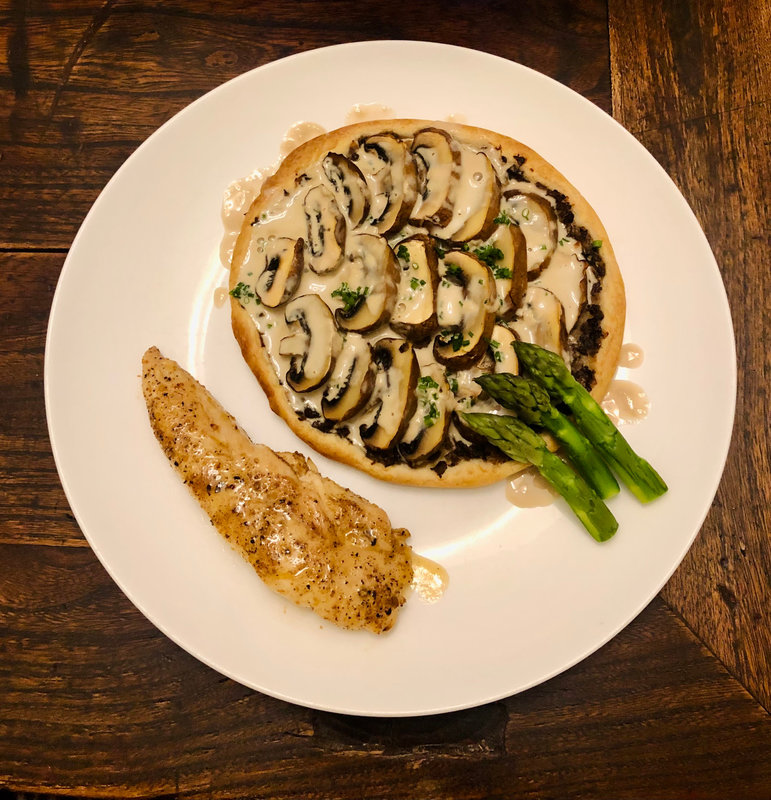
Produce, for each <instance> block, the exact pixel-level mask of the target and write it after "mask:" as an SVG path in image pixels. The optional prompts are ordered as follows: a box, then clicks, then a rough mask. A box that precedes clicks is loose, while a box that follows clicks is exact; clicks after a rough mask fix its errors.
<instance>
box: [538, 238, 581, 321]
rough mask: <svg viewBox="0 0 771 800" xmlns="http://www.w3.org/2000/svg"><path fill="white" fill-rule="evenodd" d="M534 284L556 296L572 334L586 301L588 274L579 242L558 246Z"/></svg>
mask: <svg viewBox="0 0 771 800" xmlns="http://www.w3.org/2000/svg"><path fill="white" fill-rule="evenodd" d="M533 284H534V285H536V286H543V288H544V289H548V290H549V291H550V292H552V294H554V295H556V297H557V299H558V300H559V301H560V302H561V303H562V308H563V309H564V311H565V329H566V330H567V332H568V333H570V331H571V330H572V329H573V326H574V325H575V324H576V322H577V321H578V314H579V312H580V310H581V307H582V306H583V304H584V302H585V301H586V274H585V271H584V262H583V261H582V260H581V246H580V245H579V244H578V242H576V241H573V240H571V242H570V244H568V243H566V244H565V246H562V247H559V246H558V247H557V249H556V250H555V252H554V255H553V256H552V257H551V260H550V261H549V264H548V266H547V267H546V268H545V269H544V271H543V272H542V273H541V274H540V275H539V276H538V278H537V279H536V280H535V281H533Z"/></svg>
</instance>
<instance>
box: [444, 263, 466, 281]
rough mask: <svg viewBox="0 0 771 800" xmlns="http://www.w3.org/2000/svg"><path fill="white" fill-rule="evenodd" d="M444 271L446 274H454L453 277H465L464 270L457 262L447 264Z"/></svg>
mask: <svg viewBox="0 0 771 800" xmlns="http://www.w3.org/2000/svg"><path fill="white" fill-rule="evenodd" d="M444 271H445V274H446V275H452V276H453V278H462V277H463V270H462V269H461V268H460V267H459V266H458V265H457V264H446V265H445V269H444Z"/></svg>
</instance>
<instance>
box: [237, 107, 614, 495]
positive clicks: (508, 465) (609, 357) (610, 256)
mask: <svg viewBox="0 0 771 800" xmlns="http://www.w3.org/2000/svg"><path fill="white" fill-rule="evenodd" d="M429 126H430V127H438V128H443V129H445V130H447V131H448V132H450V133H451V134H452V135H453V136H454V137H455V138H456V139H457V140H458V141H460V142H461V143H463V144H468V145H470V146H472V147H478V148H481V147H484V146H486V145H492V146H493V147H500V148H501V150H502V152H503V153H504V155H506V154H508V155H509V157H513V156H515V155H519V156H524V157H525V162H524V165H523V167H522V171H523V173H525V175H527V176H528V178H529V179H530V180H531V181H539V182H540V183H542V184H544V185H545V186H547V187H548V188H549V189H556V190H557V191H559V192H561V193H562V194H564V195H565V196H566V197H567V199H568V201H569V202H570V204H571V206H572V209H573V212H574V215H575V222H576V223H577V224H579V225H581V226H583V227H585V228H586V229H587V230H588V231H590V232H591V234H592V236H593V237H594V238H595V239H599V240H601V241H602V243H603V244H602V258H603V261H604V263H605V276H604V278H603V279H602V291H601V292H600V297H599V305H600V307H601V309H602V312H603V322H602V327H603V331H604V333H605V336H604V338H603V340H602V342H601V345H600V349H599V351H598V353H597V354H596V356H594V357H593V358H592V360H591V365H592V368H593V370H594V376H595V385H594V387H593V389H592V395H593V396H594V398H595V399H597V400H598V401H599V400H601V399H602V398H603V397H604V396H605V394H606V393H607V390H608V387H609V385H610V382H611V380H612V378H613V375H614V374H615V372H616V367H617V364H618V357H619V351H620V349H621V344H622V341H623V333H624V320H625V312H626V298H625V293H624V284H623V280H622V278H621V273H620V271H619V268H618V264H617V262H616V258H615V255H614V253H613V247H612V245H611V242H610V240H609V237H608V234H607V232H606V230H605V228H604V226H603V225H602V222H601V220H600V219H599V217H598V216H597V214H596V213H595V211H594V209H593V208H592V207H591V206H590V205H589V203H588V202H587V201H586V199H585V198H584V197H583V196H582V195H581V194H580V193H579V192H578V190H577V189H576V188H575V187H574V186H573V185H572V184H571V183H570V182H569V181H568V180H567V179H566V178H565V177H564V176H563V175H562V174H561V173H560V172H558V171H557V170H556V169H555V168H554V167H553V166H552V165H551V164H549V163H548V162H547V161H545V160H544V159H543V158H542V157H541V156H539V155H538V153H536V152H535V151H534V150H532V149H531V148H529V147H528V146H527V145H525V144H522V143H521V142H518V141H516V140H514V139H510V138H509V137H506V136H503V135H502V134H499V133H495V132H493V131H488V130H485V129H483V128H477V127H472V126H468V125H458V124H455V123H453V124H451V123H445V122H435V121H427V120H416V119H398V120H385V121H383V120H379V121H373V122H361V123H357V124H355V125H349V126H346V127H344V128H339V129H337V130H334V131H331V132H330V133H327V134H324V135H322V136H318V137H316V138H314V139H311V140H310V141H309V142H306V143H305V144H303V145H300V146H299V147H298V148H296V149H295V150H293V151H292V152H291V153H290V154H289V155H288V156H287V157H286V158H285V159H284V160H283V161H282V162H281V164H280V166H279V168H278V170H277V171H276V172H275V173H274V174H273V175H272V176H271V177H269V178H268V179H267V180H266V181H265V183H264V184H263V186H262V189H261V191H260V194H259V195H258V197H257V198H256V199H255V201H254V203H252V205H251V207H250V208H249V211H248V212H247V214H246V217H245V220H244V224H243V227H242V229H241V233H240V235H239V237H238V240H237V242H236V246H235V248H234V251H233V258H232V262H231V271H230V287H229V288H230V289H231V290H232V289H233V288H234V287H235V286H236V284H237V283H238V276H239V270H240V266H241V264H242V262H243V260H244V257H245V254H246V252H247V250H248V248H249V242H250V238H251V224H252V222H253V221H254V220H255V219H256V218H258V217H259V216H260V214H262V213H263V211H265V210H267V209H268V208H270V207H271V205H272V203H273V202H274V201H275V200H276V199H277V198H278V197H279V196H281V195H282V194H283V192H284V189H285V187H286V188H288V189H293V188H294V186H295V179H296V178H297V177H298V176H300V175H302V174H303V172H304V171H305V170H306V169H308V166H309V165H311V164H314V163H317V162H318V161H320V160H321V159H322V158H324V156H325V155H326V154H327V153H328V152H330V151H332V152H342V153H345V152H348V149H349V148H350V145H351V144H352V143H353V142H355V141H357V140H358V139H360V138H362V137H366V136H370V135H373V134H375V133H380V132H383V131H390V132H393V133H395V134H397V135H398V136H401V137H411V136H412V135H413V134H414V133H415V132H416V131H418V130H420V129H421V128H425V127H429ZM231 322H232V328H233V333H234V335H235V337H236V340H237V341H238V344H239V346H240V348H241V353H242V354H243V357H244V359H245V361H246V363H247V364H248V365H249V368H250V369H251V370H252V372H253V373H254V375H255V377H256V378H257V380H258V381H259V383H260V386H261V387H262V389H263V391H264V392H265V394H266V395H267V397H268V401H269V403H270V407H271V409H272V410H273V411H274V412H275V413H276V414H278V415H279V416H280V417H281V418H282V419H283V420H284V421H285V422H286V423H287V425H288V426H289V427H290V428H291V430H292V431H293V432H294V433H295V434H296V435H297V436H299V437H300V438H301V439H302V440H303V441H305V442H306V443H307V444H309V445H310V446H311V447H312V448H313V449H314V450H316V451H318V452H319V453H321V454H323V455H325V456H327V457H329V458H332V459H334V460H336V461H340V462H342V463H345V464H349V465H350V466H353V467H356V468H357V469H360V470H362V471H364V472H366V473H368V474H370V475H372V476H373V477H375V478H379V479H380V480H384V481H389V482H392V483H398V484H405V485H410V486H426V487H443V488H471V487H476V486H484V485H487V484H491V483H495V482H497V481H499V480H502V479H503V478H507V477H510V476H512V475H514V474H516V473H517V472H520V471H521V470H523V469H525V468H526V467H527V466H528V465H527V464H520V463H517V462H513V461H496V462H494V461H484V460H481V459H471V460H467V461H461V462H459V463H457V464H453V465H451V466H446V469H444V470H443V471H442V470H441V469H439V470H437V469H434V468H432V466H423V467H411V466H409V465H407V464H405V463H398V464H393V465H385V464H383V463H381V462H379V461H375V460H373V459H371V458H370V457H369V456H368V455H367V454H366V452H364V451H363V450H362V449H361V448H359V447H357V446H356V445H354V444H353V443H351V442H350V441H348V440H347V439H343V438H341V437H340V436H338V435H337V434H335V433H334V432H330V433H326V432H324V431H321V430H319V429H318V428H315V427H314V426H313V425H312V424H311V422H309V421H308V420H305V419H300V418H298V416H297V414H296V412H295V410H294V409H293V407H292V405H291V403H290V402H289V400H288V399H287V396H286V393H285V391H284V388H283V386H282V385H281V384H280V383H279V378H278V376H277V375H276V372H275V370H274V368H273V364H272V362H271V360H270V358H269V357H268V356H267V354H266V351H265V348H264V347H263V343H262V339H261V337H260V334H259V331H258V330H257V327H256V326H255V324H254V322H253V321H252V319H251V317H250V315H249V312H248V311H247V310H245V309H244V308H243V306H242V305H241V304H240V303H239V302H238V300H237V299H236V298H234V297H232V296H231Z"/></svg>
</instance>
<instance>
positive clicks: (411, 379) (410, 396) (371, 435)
mask: <svg viewBox="0 0 771 800" xmlns="http://www.w3.org/2000/svg"><path fill="white" fill-rule="evenodd" d="M372 360H373V361H374V362H375V365H376V369H377V371H376V374H375V388H374V390H373V392H372V403H373V410H372V414H371V415H370V418H369V419H368V420H367V421H366V422H365V423H363V424H362V425H361V426H360V427H359V434H360V435H361V440H362V441H363V442H364V444H365V445H366V446H367V447H368V448H371V449H373V450H389V449H391V448H392V447H393V446H394V445H396V444H397V443H398V442H399V440H400V439H401V438H402V436H403V434H404V431H405V429H406V428H407V425H408V423H409V421H410V419H411V418H412V415H413V414H414V413H415V407H416V405H417V402H418V401H417V397H416V395H415V388H416V386H417V383H418V376H419V375H420V367H419V366H418V359H417V357H416V356H415V352H414V351H413V349H412V345H411V344H410V343H409V342H408V341H406V340H404V339H398V338H391V337H388V338H385V339H380V340H379V341H377V342H376V343H375V344H374V345H373V346H372Z"/></svg>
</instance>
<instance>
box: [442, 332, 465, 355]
mask: <svg viewBox="0 0 771 800" xmlns="http://www.w3.org/2000/svg"><path fill="white" fill-rule="evenodd" d="M440 335H441V337H442V342H443V343H444V344H449V345H450V346H451V347H452V351H453V353H457V352H458V350H460V349H461V347H468V345H469V340H468V339H464V338H463V331H449V330H445V331H442V332H441V334H440Z"/></svg>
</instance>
